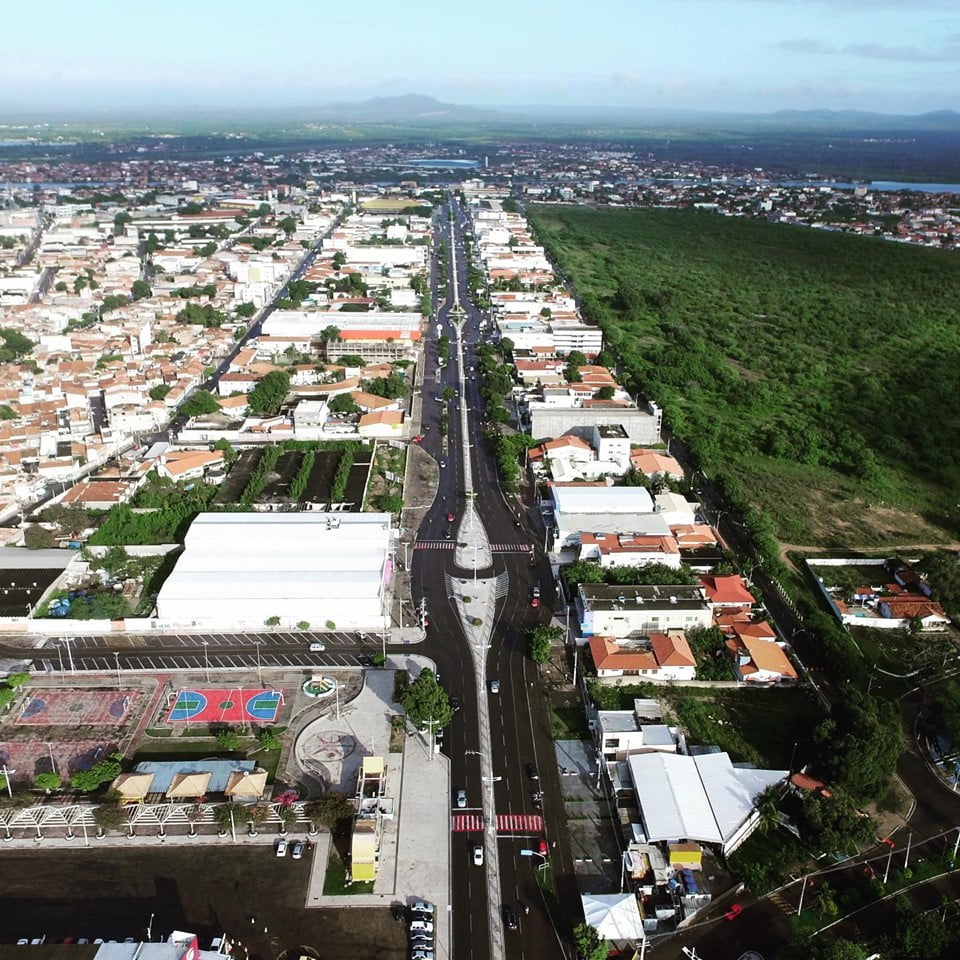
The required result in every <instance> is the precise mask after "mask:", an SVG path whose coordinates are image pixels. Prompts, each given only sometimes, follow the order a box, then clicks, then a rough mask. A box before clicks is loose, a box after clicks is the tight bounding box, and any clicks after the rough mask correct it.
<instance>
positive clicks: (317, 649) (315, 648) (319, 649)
mask: <svg viewBox="0 0 960 960" xmlns="http://www.w3.org/2000/svg"><path fill="white" fill-rule="evenodd" d="M326 649H327V645H326V644H325V643H317V642H314V643H311V644H310V652H311V653H323V651H324V650H326Z"/></svg>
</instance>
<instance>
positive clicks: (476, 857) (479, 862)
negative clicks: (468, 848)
mask: <svg viewBox="0 0 960 960" xmlns="http://www.w3.org/2000/svg"><path fill="white" fill-rule="evenodd" d="M473 865H474V866H475V867H482V866H483V847H481V846H480V844H477V845H476V846H475V847H474V848H473Z"/></svg>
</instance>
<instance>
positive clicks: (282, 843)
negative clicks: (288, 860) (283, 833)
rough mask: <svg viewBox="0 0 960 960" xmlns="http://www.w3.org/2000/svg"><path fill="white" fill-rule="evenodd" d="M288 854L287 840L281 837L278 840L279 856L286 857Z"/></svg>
mask: <svg viewBox="0 0 960 960" xmlns="http://www.w3.org/2000/svg"><path fill="white" fill-rule="evenodd" d="M286 855H287V841H286V840H285V839H284V838H283V837H281V838H280V839H279V840H278V841H277V856H278V857H285V856H286Z"/></svg>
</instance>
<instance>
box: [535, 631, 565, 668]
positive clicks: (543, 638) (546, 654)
mask: <svg viewBox="0 0 960 960" xmlns="http://www.w3.org/2000/svg"><path fill="white" fill-rule="evenodd" d="M562 639H563V629H562V628H561V627H549V626H542V625H541V626H539V627H533V628H532V629H530V630H527V652H528V653H529V654H530V659H531V660H533V661H534V662H535V663H546V662H547V661H548V660H549V659H550V647H551V645H552V644H554V643H557V642H558V641H560V640H562Z"/></svg>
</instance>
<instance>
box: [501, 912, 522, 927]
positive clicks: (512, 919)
mask: <svg viewBox="0 0 960 960" xmlns="http://www.w3.org/2000/svg"><path fill="white" fill-rule="evenodd" d="M503 922H504V923H505V924H506V925H507V929H508V930H518V929H519V928H520V924H519V923H518V921H517V913H516V911H515V910H514V909H513V907H504V908H503Z"/></svg>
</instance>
